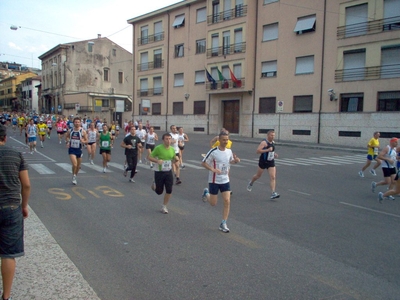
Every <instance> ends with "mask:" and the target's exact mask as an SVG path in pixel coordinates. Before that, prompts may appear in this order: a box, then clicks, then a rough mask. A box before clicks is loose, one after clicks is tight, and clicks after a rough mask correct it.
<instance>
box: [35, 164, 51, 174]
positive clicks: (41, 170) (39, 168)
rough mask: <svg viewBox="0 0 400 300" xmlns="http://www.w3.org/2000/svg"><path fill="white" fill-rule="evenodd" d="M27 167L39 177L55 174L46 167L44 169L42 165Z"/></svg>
mask: <svg viewBox="0 0 400 300" xmlns="http://www.w3.org/2000/svg"><path fill="white" fill-rule="evenodd" d="M29 167H31V168H32V169H34V170H35V171H36V172H38V173H39V174H41V175H50V174H55V172H54V171H52V170H50V169H49V168H48V167H46V166H45V165H43V164H29Z"/></svg>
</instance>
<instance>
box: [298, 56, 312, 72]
mask: <svg viewBox="0 0 400 300" xmlns="http://www.w3.org/2000/svg"><path fill="white" fill-rule="evenodd" d="M312 73H314V55H310V56H303V57H296V75H298V74H312Z"/></svg>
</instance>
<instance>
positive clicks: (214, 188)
mask: <svg viewBox="0 0 400 300" xmlns="http://www.w3.org/2000/svg"><path fill="white" fill-rule="evenodd" d="M208 190H209V192H210V194H211V195H217V194H218V191H220V192H221V193H223V192H230V190H231V185H230V184H229V182H227V183H220V184H219V183H211V182H209V183H208Z"/></svg>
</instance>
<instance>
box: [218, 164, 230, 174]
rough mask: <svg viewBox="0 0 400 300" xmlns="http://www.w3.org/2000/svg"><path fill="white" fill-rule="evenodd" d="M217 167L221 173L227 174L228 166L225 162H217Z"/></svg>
mask: <svg viewBox="0 0 400 300" xmlns="http://www.w3.org/2000/svg"><path fill="white" fill-rule="evenodd" d="M218 169H219V170H220V171H221V175H226V174H228V171H229V168H228V166H227V165H226V164H219V165H218Z"/></svg>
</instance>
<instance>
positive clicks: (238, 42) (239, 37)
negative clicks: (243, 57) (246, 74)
mask: <svg viewBox="0 0 400 300" xmlns="http://www.w3.org/2000/svg"><path fill="white" fill-rule="evenodd" d="M242 33H243V31H242V28H236V29H235V37H234V38H235V46H234V47H235V49H234V51H235V53H239V52H243V48H242V47H243V45H242V42H243V34H242Z"/></svg>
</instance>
